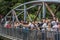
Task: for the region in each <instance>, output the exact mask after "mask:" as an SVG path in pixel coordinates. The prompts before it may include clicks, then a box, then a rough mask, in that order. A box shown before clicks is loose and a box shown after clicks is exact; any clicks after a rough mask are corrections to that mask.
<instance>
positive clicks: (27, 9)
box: [27, 5, 37, 10]
mask: <svg viewBox="0 0 60 40" xmlns="http://www.w3.org/2000/svg"><path fill="white" fill-rule="evenodd" d="M35 6H37V5H33V6H31V7H29V8H27V10H29V9H31V8H33V7H35Z"/></svg>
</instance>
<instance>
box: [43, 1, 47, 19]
mask: <svg viewBox="0 0 60 40" xmlns="http://www.w3.org/2000/svg"><path fill="white" fill-rule="evenodd" d="M45 15H46V10H45V4H44V2H43V18H45Z"/></svg>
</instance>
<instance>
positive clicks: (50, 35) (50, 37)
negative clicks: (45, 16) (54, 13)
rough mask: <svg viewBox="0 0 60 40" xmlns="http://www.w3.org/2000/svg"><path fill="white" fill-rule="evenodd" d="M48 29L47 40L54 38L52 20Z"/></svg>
mask: <svg viewBox="0 0 60 40" xmlns="http://www.w3.org/2000/svg"><path fill="white" fill-rule="evenodd" d="M46 30H47V40H53V33H52V31H53V29H52V28H51V23H50V22H48V23H47V28H46Z"/></svg>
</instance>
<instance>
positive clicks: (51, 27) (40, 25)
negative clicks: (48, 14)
mask: <svg viewBox="0 0 60 40" xmlns="http://www.w3.org/2000/svg"><path fill="white" fill-rule="evenodd" d="M14 26H15V27H16V28H17V27H21V26H22V27H21V28H22V29H24V28H27V29H30V30H47V31H57V30H59V29H60V22H59V20H58V18H54V19H45V18H43V19H42V20H41V21H33V22H24V21H20V23H18V22H16V23H15V24H14Z"/></svg>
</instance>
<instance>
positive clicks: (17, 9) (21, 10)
mask: <svg viewBox="0 0 60 40" xmlns="http://www.w3.org/2000/svg"><path fill="white" fill-rule="evenodd" d="M15 10H20V11H22V10H24V9H15Z"/></svg>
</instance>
